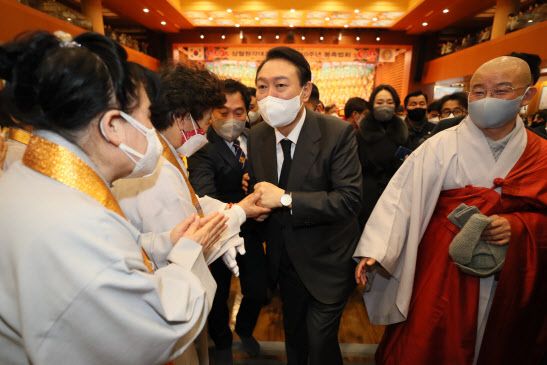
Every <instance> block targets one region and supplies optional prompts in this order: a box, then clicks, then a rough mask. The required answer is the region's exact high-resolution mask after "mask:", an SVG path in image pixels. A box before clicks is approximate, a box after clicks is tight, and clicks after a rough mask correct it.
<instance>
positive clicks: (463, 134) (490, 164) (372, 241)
mask: <svg viewBox="0 0 547 365" xmlns="http://www.w3.org/2000/svg"><path fill="white" fill-rule="evenodd" d="M526 143H527V136H526V131H525V128H524V125H523V123H522V121H521V119H520V118H519V117H517V122H516V127H515V129H514V130H513V132H512V136H511V138H510V139H509V141H508V143H507V145H506V146H505V149H504V150H503V152H502V153H501V155H500V156H499V158H498V160H497V161H496V160H495V159H494V156H493V155H492V152H491V150H490V147H489V145H488V142H487V139H486V136H485V135H484V134H483V133H482V131H481V130H480V129H478V128H477V127H476V126H475V124H474V123H473V122H472V121H471V119H470V117H469V116H468V117H467V118H466V119H464V120H463V121H462V122H461V124H459V125H458V126H455V127H452V128H450V129H448V130H446V131H443V132H442V133H439V134H437V135H436V136H434V137H432V138H430V139H428V140H427V141H426V142H425V143H424V144H423V145H422V146H420V147H419V148H418V149H417V150H416V151H414V152H413V153H412V154H411V155H410V156H409V158H408V159H407V160H406V161H405V162H404V164H403V165H402V166H401V168H400V169H399V170H398V171H397V173H396V174H395V175H394V176H393V178H392V179H391V181H390V182H389V184H388V186H387V188H386V189H385V191H384V193H383V194H382V196H381V197H380V200H379V201H378V203H377V204H376V206H375V208H374V210H373V212H372V215H371V216H370V219H369V220H368V222H367V224H366V227H365V230H364V231H363V234H362V236H361V240H360V241H359V244H358V246H357V249H356V250H355V253H354V255H353V256H354V258H355V259H356V260H360V258H361V257H372V258H374V259H376V261H377V262H378V263H379V264H380V265H381V266H382V267H383V268H384V269H385V270H386V271H387V272H388V273H389V275H380V274H379V272H375V271H376V270H374V269H373V270H372V271H371V272H370V274H372V275H370V278H371V279H372V278H373V277H374V278H373V282H372V286H371V290H370V291H369V292H367V293H365V294H364V300H365V304H366V306H367V310H368V313H369V316H370V319H371V322H372V323H375V324H384V325H387V324H393V323H398V322H401V321H404V320H405V319H406V318H407V315H408V308H409V304H410V299H411V295H412V286H413V282H414V273H415V268H416V255H417V251H418V245H419V243H420V241H421V239H422V236H423V234H424V233H425V231H426V229H427V226H428V224H429V220H430V218H431V216H432V214H433V211H434V209H435V206H436V204H437V200H438V198H439V194H440V192H441V191H443V190H448V189H456V188H462V187H465V186H466V185H473V186H475V187H486V188H491V187H492V186H493V180H494V179H495V178H498V177H500V178H505V177H506V176H507V174H508V173H509V172H510V171H511V169H512V168H513V166H514V165H515V164H516V162H517V161H518V159H519V158H520V156H521V155H522V153H523V152H524V149H525V147H526ZM496 191H497V192H498V193H499V192H500V191H501V190H500V188H496ZM365 193H366V192H365ZM374 273H376V275H374ZM368 274H369V273H367V275H368ZM493 283H494V280H493V276H490V277H487V278H482V279H481V282H480V284H481V292H480V299H479V316H478V336H477V344H478V345H480V342H481V340H482V334H483V333H484V326H485V323H486V318H487V314H488V313H487V306H488V304H489V303H490V302H491V299H492V298H493V294H494V290H495V287H494V286H493ZM367 286H368V285H367ZM477 354H478V351H477Z"/></svg>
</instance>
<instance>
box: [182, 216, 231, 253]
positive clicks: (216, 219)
mask: <svg viewBox="0 0 547 365" xmlns="http://www.w3.org/2000/svg"><path fill="white" fill-rule="evenodd" d="M227 221H228V217H226V216H225V215H224V214H219V213H212V214H209V215H208V216H206V217H204V218H200V217H198V216H196V215H195V214H192V215H191V216H190V217H188V218H186V219H185V220H184V221H182V223H181V224H179V225H178V226H176V227H175V229H173V231H171V242H172V243H173V245H175V244H176V243H177V242H178V241H179V239H181V238H183V237H184V238H189V239H191V240H193V241H195V242H197V243H198V244H199V245H201V246H202V250H203V252H206V251H207V250H208V249H209V248H211V247H213V245H214V244H215V243H216V242H217V241H218V240H219V239H220V236H221V234H222V232H224V230H225V229H226V228H227V227H228V226H227V225H226V222H227Z"/></svg>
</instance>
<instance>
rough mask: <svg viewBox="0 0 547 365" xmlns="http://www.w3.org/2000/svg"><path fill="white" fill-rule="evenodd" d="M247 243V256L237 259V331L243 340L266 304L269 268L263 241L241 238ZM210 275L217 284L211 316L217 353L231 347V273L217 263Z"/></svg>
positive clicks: (251, 329) (211, 328)
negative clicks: (229, 300) (239, 302)
mask: <svg viewBox="0 0 547 365" xmlns="http://www.w3.org/2000/svg"><path fill="white" fill-rule="evenodd" d="M242 236H243V237H244V240H245V251H246V253H245V255H243V256H241V255H239V254H238V256H237V259H236V260H237V264H238V266H239V282H240V283H241V294H243V298H242V300H241V305H240V307H239V311H238V313H237V317H236V325H235V331H236V333H237V334H238V335H239V336H240V337H250V336H251V335H252V334H253V331H254V329H255V326H256V322H257V320H258V315H259V314H260V310H261V309H262V307H263V306H264V304H265V303H266V290H267V287H268V268H267V263H266V256H265V254H264V247H263V246H262V241H261V240H260V239H259V238H258V237H257V236H256V235H255V234H254V233H253V232H248V233H245V234H242ZM210 268H211V274H213V277H214V278H215V280H216V282H217V291H216V293H215V299H214V300H213V307H212V308H211V313H209V327H208V328H209V334H210V335H211V338H212V339H213V341H214V342H215V346H216V349H217V350H222V349H226V348H229V347H231V346H232V339H233V336H232V330H231V329H230V327H229V325H228V322H229V319H230V318H229V316H230V311H229V309H228V297H229V295H230V282H231V280H232V272H231V271H230V270H229V269H228V268H227V267H226V265H224V262H223V261H222V259H218V260H216V261H215V262H213V263H212V264H211V266H210Z"/></svg>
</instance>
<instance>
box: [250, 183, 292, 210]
mask: <svg viewBox="0 0 547 365" xmlns="http://www.w3.org/2000/svg"><path fill="white" fill-rule="evenodd" d="M255 191H258V192H260V193H261V194H262V196H261V197H260V200H259V201H258V205H261V206H263V207H266V208H269V209H275V208H281V207H282V206H283V205H282V204H281V196H282V195H283V194H285V190H283V189H281V188H279V187H277V186H275V185H274V184H270V183H269V182H265V181H262V182H259V183H258V184H256V185H255Z"/></svg>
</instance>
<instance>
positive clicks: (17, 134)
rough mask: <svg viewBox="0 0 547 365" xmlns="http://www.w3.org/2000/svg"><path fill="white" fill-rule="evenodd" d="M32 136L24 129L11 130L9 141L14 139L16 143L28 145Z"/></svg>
mask: <svg viewBox="0 0 547 365" xmlns="http://www.w3.org/2000/svg"><path fill="white" fill-rule="evenodd" d="M30 136H32V134H30V133H29V132H27V131H24V130H22V129H18V128H10V129H9V134H8V137H9V139H13V140H14V141H17V142H21V143H23V144H26V145H28V142H29V141H30Z"/></svg>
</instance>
